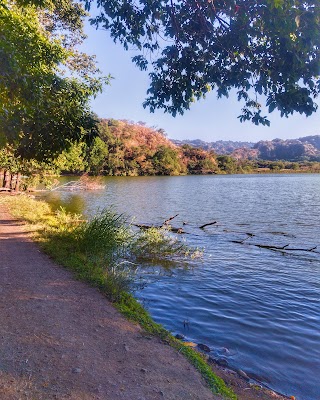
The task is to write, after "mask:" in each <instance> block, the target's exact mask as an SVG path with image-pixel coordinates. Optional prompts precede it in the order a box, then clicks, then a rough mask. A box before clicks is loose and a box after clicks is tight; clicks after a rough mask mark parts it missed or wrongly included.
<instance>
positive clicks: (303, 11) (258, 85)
mask: <svg viewBox="0 0 320 400" xmlns="http://www.w3.org/2000/svg"><path fill="white" fill-rule="evenodd" d="M83 2H85V4H86V8H87V9H88V10H90V8H91V6H92V4H93V3H96V6H97V8H98V14H97V15H96V16H95V17H94V18H93V19H92V23H93V24H94V25H95V26H96V27H103V28H105V29H107V30H109V32H110V34H111V36H112V37H113V38H114V40H115V41H119V42H120V43H122V45H123V46H124V48H125V49H128V48H129V46H131V47H132V46H135V47H136V48H138V49H139V50H140V54H139V55H138V56H135V57H134V58H133V61H134V62H135V63H136V64H137V65H138V66H139V67H140V68H141V69H142V70H147V69H149V71H150V78H151V84H150V88H149V90H148V97H147V99H146V101H145V103H144V106H145V107H148V108H149V109H150V110H151V111H152V112H153V111H154V110H155V109H157V108H162V109H163V110H164V111H165V112H168V113H171V114H173V115H176V114H177V113H180V114H183V112H184V110H186V109H189V107H190V104H191V103H192V102H193V101H194V100H195V99H200V98H202V97H204V96H205V95H206V93H207V92H208V91H210V90H212V89H213V90H215V91H216V92H217V95H218V97H222V96H228V95H229V93H230V91H231V90H232V89H236V91H237V95H238V99H239V100H241V101H243V102H244V107H243V109H242V113H241V115H240V120H241V121H245V120H251V121H252V122H254V123H255V124H259V123H262V124H268V125H269V121H268V120H267V118H266V117H264V116H262V115H261V102H265V104H266V106H267V107H268V110H269V112H272V111H273V110H275V109H277V110H279V112H280V114H281V116H286V117H287V116H289V115H290V114H293V113H294V112H298V113H301V114H305V115H307V116H309V115H311V114H312V113H313V112H315V111H316V109H317V105H316V103H315V99H316V97H317V95H318V93H319V89H320V81H319V78H318V75H319V68H320V61H319V43H320V31H319V20H320V7H319V1H311V0H303V1H300V0H188V1H187V0H152V1H150V0H112V1H110V0H96V1H94V0H83Z"/></svg>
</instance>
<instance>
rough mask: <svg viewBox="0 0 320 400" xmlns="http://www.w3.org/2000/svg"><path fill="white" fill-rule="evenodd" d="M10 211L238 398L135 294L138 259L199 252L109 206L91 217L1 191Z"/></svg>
mask: <svg viewBox="0 0 320 400" xmlns="http://www.w3.org/2000/svg"><path fill="white" fill-rule="evenodd" d="M0 204H4V205H6V206H7V207H8V209H9V210H10V213H11V214H12V215H13V216H14V217H16V218H19V219H23V220H25V221H26V222H27V223H28V229H29V228H30V226H32V227H33V230H34V232H35V233H34V238H35V240H36V241H37V242H38V243H39V244H40V246H41V247H42V249H43V250H44V251H45V252H46V253H47V254H49V255H50V256H51V257H52V258H53V259H54V260H55V261H56V262H58V263H59V264H61V265H63V266H65V267H67V268H68V269H70V270H72V271H73V272H74V274H75V276H76V277H77V278H78V279H79V280H82V281H85V282H88V283H89V284H90V285H92V286H94V287H97V288H98V289H99V290H100V291H101V292H103V293H104V294H105V295H106V297H107V298H108V299H109V300H110V301H112V302H113V303H114V305H115V307H116V308H117V309H118V310H119V311H120V312H121V313H122V314H123V315H124V316H125V317H127V318H128V319H130V320H132V321H135V322H137V323H139V324H140V326H141V327H142V328H143V329H144V330H145V331H146V332H148V333H149V334H151V335H156V336H158V337H160V338H161V339H162V340H163V341H164V342H166V343H167V344H169V345H170V346H172V347H173V348H175V349H176V350H177V351H179V352H180V353H181V354H183V355H184V356H185V357H186V358H187V359H188V360H189V361H190V363H191V364H192V365H193V366H194V367H195V368H196V369H197V370H198V371H200V373H201V374H202V376H203V377H204V379H205V380H206V382H207V384H208V385H209V387H210V388H211V390H212V392H213V393H214V394H221V395H222V396H224V397H225V398H229V399H233V400H234V399H236V395H235V394H234V393H233V392H232V390H231V389H229V388H228V387H227V386H226V385H225V383H224V381H223V380H222V379H221V378H219V377H217V376H216V375H215V374H214V373H213V371H212V369H211V368H210V366H209V365H208V364H207V362H206V361H205V357H204V356H203V355H202V354H201V353H199V352H197V351H195V350H193V349H191V348H189V347H187V346H185V345H184V344H183V342H181V341H179V340H177V339H176V338H174V337H173V336H172V335H171V334H170V333H169V332H168V331H167V330H166V329H164V328H163V326H162V325H159V324H157V323H155V322H154V321H153V319H152V318H151V316H150V314H149V313H148V312H147V311H146V310H145V309H144V308H143V307H142V305H141V304H140V303H139V302H138V301H137V300H136V299H135V298H134V297H133V296H132V294H130V288H131V285H132V282H133V281H134V275H135V271H136V269H137V264H136V263H137V262H143V261H146V262H148V263H150V260H151V261H156V262H161V261H167V260H168V259H170V257H173V258H175V259H176V260H179V259H182V260H185V258H186V257H191V258H192V257H193V256H195V255H197V253H198V250H196V251H191V250H190V249H189V248H188V247H187V246H186V245H185V244H183V243H181V242H180V241H179V240H177V239H175V238H173V237H172V235H170V234H168V232H166V231H163V230H159V229H158V230H157V229H152V230H150V231H149V232H141V233H139V232H138V233H137V232H134V231H132V229H131V227H130V224H128V222H127V220H126V218H125V217H124V216H122V215H118V214H116V213H115V212H114V211H113V210H112V209H108V210H104V211H102V212H101V213H100V214H98V215H96V216H95V217H94V218H92V219H91V220H90V221H84V220H83V217H82V216H81V215H76V214H68V213H66V212H65V210H63V209H60V210H59V211H57V212H55V213H53V212H52V210H51V209H50V206H49V205H48V204H47V203H45V202H43V201H36V200H34V199H31V198H29V197H28V196H23V195H21V196H2V197H1V196H0Z"/></svg>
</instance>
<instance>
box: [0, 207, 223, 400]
mask: <svg viewBox="0 0 320 400" xmlns="http://www.w3.org/2000/svg"><path fill="white" fill-rule="evenodd" d="M0 399H1V400H18V399H19V400H20V399H21V400H22V399H23V400H26V399H30V400H31V399H32V400H51V399H59V400H62V399H68V400H71V399H72V400H89V399H90V400H93V399H97V400H100V399H101V400H117V399H127V400H153V399H161V400H162V399H167V400H175V399H181V400H182V399H183V400H187V399H190V400H197V399H199V400H207V399H208V400H209V399H218V397H214V396H213V395H212V394H211V392H210V391H209V389H208V388H207V387H206V386H205V383H204V381H203V379H202V378H201V376H200V374H199V373H198V372H197V371H196V370H195V369H194V368H193V367H192V366H191V365H190V364H189V363H188V362H187V361H186V360H185V359H184V358H183V356H181V355H180V354H179V353H178V352H176V351H175V350H173V349H172V348H170V347H169V346H166V345H165V344H163V343H161V342H160V340H158V339H157V338H151V337H148V336H147V335H146V334H144V333H143V331H142V330H141V329H140V328H139V327H138V326H137V325H134V324H133V323H130V322H128V321H127V320H125V319H124V318H123V317H122V316H121V315H120V314H119V313H118V312H117V311H116V310H115V309H114V308H113V306H112V305H111V304H110V303H109V302H108V301H107V300H106V299H105V297H103V295H102V294H100V293H99V292H98V291H97V290H96V289H94V288H90V287H89V286H87V285H86V284H84V283H81V282H78V281H76V280H75V279H74V278H73V277H72V275H71V274H70V273H69V272H68V271H66V270H64V269H63V268H61V267H59V266H57V265H55V264H54V263H53V262H52V261H51V260H50V259H49V258H48V257H47V256H46V255H44V254H42V253H41V252H40V251H39V249H38V248H37V246H36V245H35V244H34V243H33V242H32V241H30V240H29V238H28V234H27V233H26V232H25V230H24V227H23V225H22V224H21V223H19V222H18V221H16V220H13V219H12V218H11V217H10V216H9V215H8V214H7V213H6V212H5V210H4V209H3V208H1V206H0Z"/></svg>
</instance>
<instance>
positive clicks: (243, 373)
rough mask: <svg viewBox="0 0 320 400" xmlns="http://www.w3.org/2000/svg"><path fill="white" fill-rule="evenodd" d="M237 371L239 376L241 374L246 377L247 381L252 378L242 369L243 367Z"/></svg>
mask: <svg viewBox="0 0 320 400" xmlns="http://www.w3.org/2000/svg"><path fill="white" fill-rule="evenodd" d="M237 373H238V375H239V376H241V378H243V379H245V380H246V381H249V380H250V378H249V377H248V375H247V374H246V373H245V372H244V371H242V369H237Z"/></svg>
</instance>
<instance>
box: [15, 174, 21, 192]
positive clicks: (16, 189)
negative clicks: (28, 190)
mask: <svg viewBox="0 0 320 400" xmlns="http://www.w3.org/2000/svg"><path fill="white" fill-rule="evenodd" d="M20 183H21V173H20V172H18V175H17V181H16V187H15V188H14V190H15V191H16V192H19V190H20Z"/></svg>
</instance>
